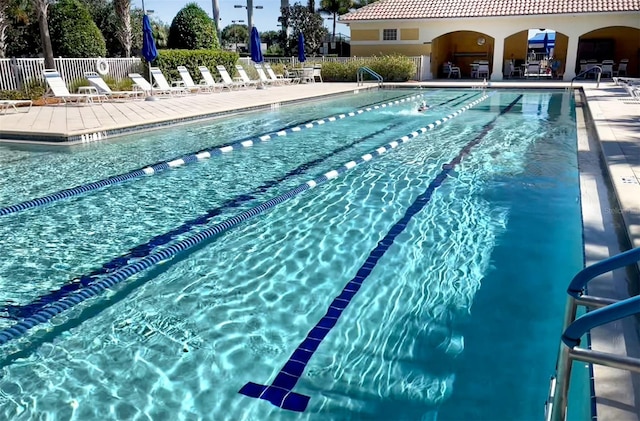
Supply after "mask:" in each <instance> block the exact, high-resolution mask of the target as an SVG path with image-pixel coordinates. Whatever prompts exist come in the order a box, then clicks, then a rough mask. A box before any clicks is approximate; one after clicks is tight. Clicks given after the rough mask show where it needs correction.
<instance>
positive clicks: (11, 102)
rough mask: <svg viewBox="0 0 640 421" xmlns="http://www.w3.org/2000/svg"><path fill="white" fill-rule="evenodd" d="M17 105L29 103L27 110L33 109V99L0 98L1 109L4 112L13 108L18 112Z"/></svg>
mask: <svg viewBox="0 0 640 421" xmlns="http://www.w3.org/2000/svg"><path fill="white" fill-rule="evenodd" d="M16 105H28V106H29V108H27V111H25V112H27V113H28V112H29V111H30V110H31V106H32V105H33V101H31V100H30V99H0V110H2V114H6V113H7V111H8V110H9V109H11V108H13V111H15V112H16V113H17V112H18V108H17V107H16Z"/></svg>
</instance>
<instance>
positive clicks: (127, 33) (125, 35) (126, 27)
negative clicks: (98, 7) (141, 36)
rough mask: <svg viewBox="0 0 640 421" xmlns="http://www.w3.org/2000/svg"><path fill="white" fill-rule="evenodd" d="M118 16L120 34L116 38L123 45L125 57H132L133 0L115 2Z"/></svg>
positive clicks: (115, 0) (116, 0)
mask: <svg viewBox="0 0 640 421" xmlns="http://www.w3.org/2000/svg"><path fill="white" fill-rule="evenodd" d="M113 5H114V6H115V8H116V15H117V16H118V20H119V22H118V32H117V33H116V36H117V37H118V41H120V44H122V49H123V50H124V54H125V57H131V45H132V33H131V0H114V2H113Z"/></svg>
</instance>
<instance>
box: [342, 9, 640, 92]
mask: <svg viewBox="0 0 640 421" xmlns="http://www.w3.org/2000/svg"><path fill="white" fill-rule="evenodd" d="M612 26H617V27H627V29H625V30H624V31H619V30H617V29H615V28H614V29H612V30H611V31H612V33H614V34H615V35H616V38H617V39H619V40H620V42H616V49H617V48H618V47H619V46H620V47H621V48H622V46H623V45H624V46H625V47H624V49H622V50H621V51H624V54H625V55H628V56H629V57H628V58H629V60H630V63H629V68H630V70H631V71H632V72H633V71H635V72H638V71H639V70H640V69H638V64H637V60H638V57H637V54H638V50H639V49H640V37H639V36H638V35H637V33H638V32H637V30H640V13H638V12H627V13H591V14H575V15H539V16H508V17H491V18H473V19H429V20H407V21H401V20H388V21H377V22H351V23H350V27H351V33H352V38H351V54H352V55H355V56H366V55H369V54H372V52H375V53H376V54H389V53H394V52H395V53H401V54H425V53H424V52H423V51H425V49H424V47H422V45H429V44H432V50H431V51H432V53H433V54H438V52H439V51H445V50H446V51H448V52H451V51H453V49H452V47H453V45H454V44H457V47H456V48H458V50H457V51H462V50H461V49H467V48H469V49H471V48H474V47H473V42H475V40H476V39H477V37H475V35H474V34H475V33H478V34H484V36H485V38H486V39H487V44H485V45H487V47H491V55H492V56H493V55H494V54H495V59H494V57H492V58H491V61H492V71H493V73H492V78H502V69H503V60H504V59H505V58H507V59H508V58H510V56H511V54H513V55H514V56H515V57H518V56H520V55H522V53H523V52H524V51H525V49H526V45H527V41H526V38H527V30H528V29H532V28H546V29H553V30H555V31H556V32H559V34H558V35H559V36H558V39H557V40H556V48H555V50H556V56H557V57H559V58H560V59H561V60H562V61H563V63H568V64H569V66H568V67H569V69H568V70H567V72H565V79H570V78H571V77H573V76H575V73H574V70H573V67H572V64H573V65H575V63H576V57H577V49H578V40H579V39H580V37H581V36H582V35H586V34H589V33H591V32H592V31H595V30H598V29H599V28H608V27H612ZM416 27H418V28H419V36H418V39H417V40H412V41H409V40H402V39H401V40H398V41H384V43H383V42H382V41H380V36H381V35H380V34H381V30H382V29H394V28H395V29H399V30H400V31H399V33H402V30H403V29H411V28H416ZM632 28H635V29H634V30H633V29H632ZM371 30H375V31H378V32H377V34H378V37H377V39H375V40H374V39H364V38H363V37H362V36H361V34H364V32H363V33H359V32H358V31H371ZM458 31H468V33H469V34H470V36H469V39H468V40H461V39H459V37H457V36H456V37H453V38H451V37H442V36H443V35H445V34H449V33H452V32H458ZM367 33H370V32H367ZM354 34H355V35H357V36H355V37H354V36H353V35H354ZM605 35H606V34H604V33H602V34H597V36H598V37H604V36H605ZM439 37H441V38H439ZM474 37H475V38H474ZM447 38H450V39H447ZM453 40H455V42H454V41H453ZM490 40H495V43H493V42H491V43H490ZM505 40H506V41H505ZM632 53H633V54H632ZM563 55H564V57H562V56H563ZM617 56H618V51H616V57H617ZM443 60H445V59H444V58H442V57H438V58H437V59H436V60H434V57H433V55H432V57H431V62H432V63H433V66H434V68H435V69H437V66H439V65H440V64H441V63H442V61H443ZM615 60H616V62H618V61H619V60H618V59H617V58H616V59H615ZM632 60H635V62H632ZM494 62H495V63H494ZM439 63H440V64H439ZM435 69H434V70H435ZM434 74H435V73H434Z"/></svg>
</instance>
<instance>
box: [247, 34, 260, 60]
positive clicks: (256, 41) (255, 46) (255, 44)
mask: <svg viewBox="0 0 640 421" xmlns="http://www.w3.org/2000/svg"><path fill="white" fill-rule="evenodd" d="M249 42H250V48H251V60H253V62H254V63H262V60H263V57H262V50H261V49H260V44H261V43H260V34H259V33H258V30H257V29H256V27H255V26H254V27H253V28H251V39H250V41H249Z"/></svg>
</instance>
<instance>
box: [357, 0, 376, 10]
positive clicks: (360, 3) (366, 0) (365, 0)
mask: <svg viewBox="0 0 640 421" xmlns="http://www.w3.org/2000/svg"><path fill="white" fill-rule="evenodd" d="M376 1H378V0H354V1H353V4H352V5H351V8H352V9H359V8H361V7H365V6H367V5H369V4H371V3H375V2H376Z"/></svg>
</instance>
